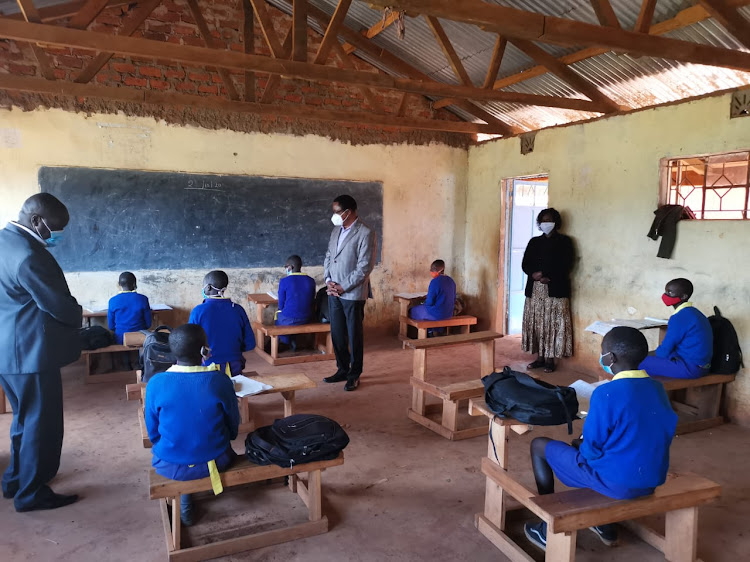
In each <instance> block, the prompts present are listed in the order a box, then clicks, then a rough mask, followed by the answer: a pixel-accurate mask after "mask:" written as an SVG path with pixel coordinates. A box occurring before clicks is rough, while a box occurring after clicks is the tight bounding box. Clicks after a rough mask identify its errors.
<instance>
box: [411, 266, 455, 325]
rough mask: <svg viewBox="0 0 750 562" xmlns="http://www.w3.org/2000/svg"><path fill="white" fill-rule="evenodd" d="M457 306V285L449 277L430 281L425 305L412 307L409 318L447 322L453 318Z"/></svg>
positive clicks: (443, 276)
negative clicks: (446, 320)
mask: <svg viewBox="0 0 750 562" xmlns="http://www.w3.org/2000/svg"><path fill="white" fill-rule="evenodd" d="M455 304H456V283H455V281H453V279H451V278H450V277H448V276H447V275H438V276H437V277H435V279H433V280H432V281H430V286H429V288H428V289H427V298H426V299H425V301H424V304H420V305H417V306H414V307H412V308H411V309H410V310H409V316H410V317H411V318H413V319H414V320H445V319H447V318H450V317H451V316H453V308H454V306H455Z"/></svg>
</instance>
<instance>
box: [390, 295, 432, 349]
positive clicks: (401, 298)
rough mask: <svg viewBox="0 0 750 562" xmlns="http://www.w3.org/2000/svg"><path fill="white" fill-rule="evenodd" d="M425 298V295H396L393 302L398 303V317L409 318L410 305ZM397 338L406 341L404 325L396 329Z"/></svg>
mask: <svg viewBox="0 0 750 562" xmlns="http://www.w3.org/2000/svg"><path fill="white" fill-rule="evenodd" d="M426 296H427V293H396V294H395V295H393V300H394V301H397V302H398V303H399V311H398V315H399V317H401V316H409V307H410V306H411V305H412V303H415V302H419V301H421V300H422V299H423V298H425V297H426ZM398 336H399V338H401V339H402V340H403V339H406V325H405V324H401V325H400V327H399V329H398Z"/></svg>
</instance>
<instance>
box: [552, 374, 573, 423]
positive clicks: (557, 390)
mask: <svg viewBox="0 0 750 562" xmlns="http://www.w3.org/2000/svg"><path fill="white" fill-rule="evenodd" d="M555 396H557V399H558V400H559V401H560V403H561V404H562V405H563V410H565V419H566V420H567V423H568V435H572V434H573V418H571V417H570V412H569V411H568V406H567V404H565V400H564V399H563V395H562V390H560V387H559V386H558V387H556V388H555Z"/></svg>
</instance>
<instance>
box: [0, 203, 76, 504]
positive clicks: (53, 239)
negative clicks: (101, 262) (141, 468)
mask: <svg viewBox="0 0 750 562" xmlns="http://www.w3.org/2000/svg"><path fill="white" fill-rule="evenodd" d="M68 220H69V215H68V210H67V209H66V208H65V205H63V204H62V203H61V202H60V201H59V200H58V199H57V198H56V197H54V196H53V195H50V194H49V193H38V194H36V195H33V196H31V197H29V198H28V199H27V200H26V202H25V203H24V204H23V208H22V209H21V212H20V213H19V215H18V221H17V222H10V223H8V225H7V226H6V227H5V228H4V229H3V230H0V256H2V260H0V346H2V350H3V351H2V353H0V384H2V386H3V389H4V390H5V394H6V395H7V396H8V400H9V402H10V405H11V407H12V408H13V423H12V424H11V427H10V443H11V446H10V465H9V466H8V469H7V470H6V471H5V474H4V475H3V479H2V489H3V497H4V498H13V499H14V504H15V507H16V511H32V510H36V509H55V508H57V507H62V506H64V505H69V504H71V503H73V502H75V501H76V500H77V499H78V496H75V495H70V496H66V495H62V494H56V493H54V492H53V491H52V489H51V488H50V487H49V486H48V485H47V483H48V482H49V481H50V480H52V478H54V477H55V475H56V474H57V470H58V468H59V467H60V452H61V450H62V441H63V402H62V380H61V378H60V367H62V366H64V365H67V364H68V363H72V362H73V361H75V360H76V359H78V357H80V355H81V345H80V340H79V337H78V333H77V331H78V329H79V328H80V327H81V307H80V306H79V305H78V303H77V302H76V300H75V299H74V298H73V296H72V295H71V294H70V290H69V289H68V284H67V282H66V281H65V277H64V276H63V272H62V269H60V266H59V265H58V263H57V261H56V260H55V258H54V257H53V256H52V254H50V253H49V251H48V250H47V247H48V246H53V245H55V244H56V243H57V242H59V241H60V240H61V239H62V231H63V229H64V228H65V226H66V225H67V224H68Z"/></svg>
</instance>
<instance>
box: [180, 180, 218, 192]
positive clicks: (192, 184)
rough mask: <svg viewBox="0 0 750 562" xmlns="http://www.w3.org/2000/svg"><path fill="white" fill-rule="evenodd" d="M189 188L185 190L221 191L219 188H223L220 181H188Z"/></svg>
mask: <svg viewBox="0 0 750 562" xmlns="http://www.w3.org/2000/svg"><path fill="white" fill-rule="evenodd" d="M187 184H188V186H187V187H186V188H185V189H205V190H207V191H221V190H220V189H219V188H220V187H221V182H220V181H215V180H204V179H199V180H188V182H187Z"/></svg>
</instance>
